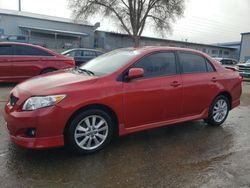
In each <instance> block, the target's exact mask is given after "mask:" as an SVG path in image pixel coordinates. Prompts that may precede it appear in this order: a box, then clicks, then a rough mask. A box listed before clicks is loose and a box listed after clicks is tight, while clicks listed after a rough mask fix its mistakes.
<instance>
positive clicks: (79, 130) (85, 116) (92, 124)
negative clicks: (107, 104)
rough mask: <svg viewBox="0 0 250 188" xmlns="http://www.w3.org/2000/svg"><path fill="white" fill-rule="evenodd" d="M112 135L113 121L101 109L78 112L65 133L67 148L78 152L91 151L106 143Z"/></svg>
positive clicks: (97, 149) (99, 148) (100, 147)
mask: <svg viewBox="0 0 250 188" xmlns="http://www.w3.org/2000/svg"><path fill="white" fill-rule="evenodd" d="M112 135H113V121H112V119H111V117H110V116H109V115H108V114H107V113H106V112H104V111H102V110H98V109H96V110H94V109H93V110H92V109H91V110H86V111H84V112H82V113H80V114H78V115H77V116H76V117H75V118H74V119H73V120H72V121H71V122H70V124H69V127H68V130H67V131H66V133H65V144H66V146H67V148H68V149H70V150H71V151H74V152H78V153H93V152H96V151H99V150H101V149H102V148H103V147H104V146H105V145H106V144H108V143H109V142H110V140H111V138H112Z"/></svg>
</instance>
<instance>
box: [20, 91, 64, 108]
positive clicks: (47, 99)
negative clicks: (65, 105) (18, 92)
mask: <svg viewBox="0 0 250 188" xmlns="http://www.w3.org/2000/svg"><path fill="white" fill-rule="evenodd" d="M65 97H66V95H50V96H37V97H30V98H28V99H27V100H26V101H25V103H24V105H23V108H22V109H23V110H24V111H32V110H36V109H39V108H44V107H48V106H53V105H55V104H57V103H59V102H60V101H62V100H63V99H64V98H65Z"/></svg>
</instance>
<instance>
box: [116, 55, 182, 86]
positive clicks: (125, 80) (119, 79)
mask: <svg viewBox="0 0 250 188" xmlns="http://www.w3.org/2000/svg"><path fill="white" fill-rule="evenodd" d="M158 53H173V54H174V59H175V64H176V67H175V68H176V73H175V74H170V75H160V76H151V77H142V78H138V79H137V80H138V81H139V80H144V79H154V78H160V77H169V76H176V75H180V74H181V73H180V65H179V61H178V58H177V51H171V50H161V51H154V52H150V53H148V54H146V55H144V56H142V57H141V58H140V59H138V60H137V61H136V62H134V63H133V64H132V65H130V66H129V67H128V68H126V69H125V70H124V71H123V72H122V73H121V74H120V75H119V76H118V77H117V79H116V80H117V81H121V82H128V80H127V79H126V76H127V74H128V71H129V69H131V68H133V65H135V64H136V63H138V62H139V61H141V60H142V59H143V58H146V57H148V56H150V55H153V54H158Z"/></svg>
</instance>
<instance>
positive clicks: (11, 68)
mask: <svg viewBox="0 0 250 188" xmlns="http://www.w3.org/2000/svg"><path fill="white" fill-rule="evenodd" d="M74 65H75V62H74V60H73V59H72V58H68V57H64V56H63V55H61V54H57V53H55V52H53V51H51V50H49V49H46V48H43V47H41V46H37V45H32V44H25V43H15V42H0V82H21V81H23V80H26V79H28V78H30V77H33V76H37V75H39V74H43V73H48V72H51V71H55V70H58V69H65V68H71V67H73V66H74Z"/></svg>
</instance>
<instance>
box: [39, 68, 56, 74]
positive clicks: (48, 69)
mask: <svg viewBox="0 0 250 188" xmlns="http://www.w3.org/2000/svg"><path fill="white" fill-rule="evenodd" d="M53 71H56V69H52V68H47V69H44V70H42V72H41V74H46V73H49V72H53Z"/></svg>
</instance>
